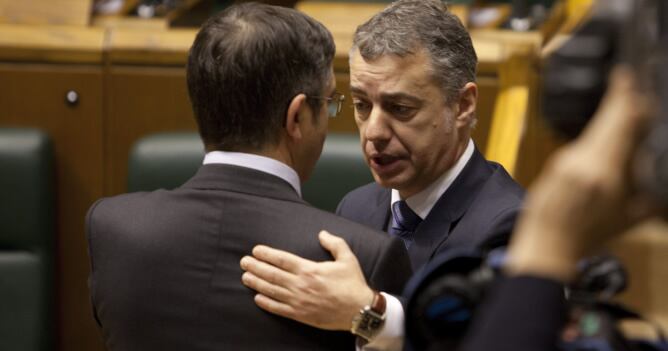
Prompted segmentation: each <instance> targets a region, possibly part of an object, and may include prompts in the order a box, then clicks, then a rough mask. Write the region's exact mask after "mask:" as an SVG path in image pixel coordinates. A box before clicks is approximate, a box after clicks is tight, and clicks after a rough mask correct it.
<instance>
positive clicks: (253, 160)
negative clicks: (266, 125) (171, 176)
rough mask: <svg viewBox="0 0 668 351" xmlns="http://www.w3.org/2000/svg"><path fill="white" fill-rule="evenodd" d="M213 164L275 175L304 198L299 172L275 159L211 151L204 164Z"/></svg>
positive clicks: (241, 153) (242, 153) (205, 157)
mask: <svg viewBox="0 0 668 351" xmlns="http://www.w3.org/2000/svg"><path fill="white" fill-rule="evenodd" d="M213 163H218V164H226V165H233V166H239V167H246V168H251V169H254V170H257V171H260V172H264V173H269V174H272V175H275V176H277V177H279V178H281V179H283V180H285V181H286V182H288V183H289V184H290V185H291V186H292V187H293V188H294V189H295V191H296V192H297V194H298V195H299V197H301V196H302V190H301V185H300V182H299V176H298V175H297V172H295V170H294V169H292V168H291V167H290V166H288V165H286V164H285V163H283V162H280V161H278V160H275V159H273V158H269V157H265V156H260V155H256V154H248V153H245V152H230V151H211V152H208V153H207V154H206V155H205V156H204V164H205V165H207V164H213Z"/></svg>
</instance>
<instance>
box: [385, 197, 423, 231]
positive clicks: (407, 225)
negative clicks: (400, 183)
mask: <svg viewBox="0 0 668 351" xmlns="http://www.w3.org/2000/svg"><path fill="white" fill-rule="evenodd" d="M392 216H393V217H394V221H395V223H396V224H397V225H398V226H399V227H400V228H401V229H402V230H403V231H408V232H413V231H415V228H417V226H418V224H420V222H422V218H420V216H418V215H417V214H416V213H415V212H413V210H411V208H410V207H408V204H407V203H406V201H403V200H401V201H397V202H395V203H393V204H392Z"/></svg>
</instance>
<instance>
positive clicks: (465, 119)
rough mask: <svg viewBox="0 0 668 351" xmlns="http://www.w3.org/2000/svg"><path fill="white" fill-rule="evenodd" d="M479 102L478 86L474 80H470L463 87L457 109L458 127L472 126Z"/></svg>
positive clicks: (456, 119)
mask: <svg viewBox="0 0 668 351" xmlns="http://www.w3.org/2000/svg"><path fill="white" fill-rule="evenodd" d="M477 102H478V86H477V85H476V84H475V83H473V82H468V83H466V85H465V86H464V88H463V89H462V91H461V93H460V95H459V100H457V103H456V104H457V105H456V106H455V109H456V110H455V111H457V114H456V117H455V121H456V125H457V127H464V126H470V125H471V121H472V120H473V119H474V118H475V108H476V104H477Z"/></svg>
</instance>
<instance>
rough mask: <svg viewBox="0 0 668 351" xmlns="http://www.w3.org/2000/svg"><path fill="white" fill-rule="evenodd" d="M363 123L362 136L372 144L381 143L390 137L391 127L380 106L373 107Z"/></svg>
mask: <svg viewBox="0 0 668 351" xmlns="http://www.w3.org/2000/svg"><path fill="white" fill-rule="evenodd" d="M365 124H366V126H365V128H364V135H363V137H364V138H365V139H366V140H368V141H370V142H372V143H374V144H383V143H387V142H388V141H389V140H390V139H391V138H392V129H391V128H390V125H389V124H388V121H387V118H386V116H385V114H384V113H383V111H382V109H381V108H379V107H374V108H373V110H372V111H371V114H370V115H369V118H368V119H367V120H366V123H365Z"/></svg>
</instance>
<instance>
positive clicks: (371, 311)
mask: <svg viewBox="0 0 668 351" xmlns="http://www.w3.org/2000/svg"><path fill="white" fill-rule="evenodd" d="M383 324H385V296H383V294H381V293H379V292H378V291H374V292H373V301H371V304H370V305H366V306H364V307H363V308H362V309H361V310H360V313H359V314H357V315H356V316H355V317H353V324H352V327H351V328H350V332H351V333H353V334H355V335H357V336H360V337H362V338H364V339H366V341H370V340H371V339H373V337H374V336H376V334H378V331H380V329H381V328H382V327H383Z"/></svg>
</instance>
